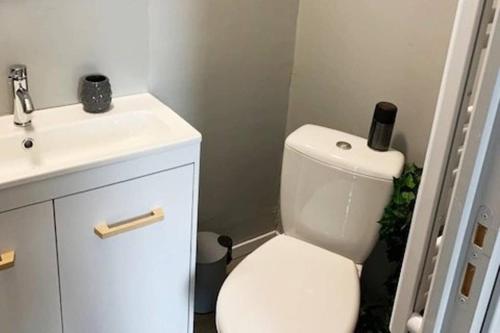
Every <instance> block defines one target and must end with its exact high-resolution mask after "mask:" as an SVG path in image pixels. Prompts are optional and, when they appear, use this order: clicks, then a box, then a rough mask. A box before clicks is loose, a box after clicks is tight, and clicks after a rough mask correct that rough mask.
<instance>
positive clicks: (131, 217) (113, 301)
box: [55, 165, 193, 333]
mask: <svg viewBox="0 0 500 333" xmlns="http://www.w3.org/2000/svg"><path fill="white" fill-rule="evenodd" d="M192 201H193V166H192V165H190V166H184V167H180V168H176V169H173V170H169V171H166V172H160V173H157V174H154V175H150V176H146V177H141V178H138V179H134V180H130V181H127V182H123V183H119V184H115V185H110V186H105V187H102V188H99V189H96V190H91V191H86V192H83V193H78V194H74V195H70V196H67V197H64V198H61V199H56V200H55V213H56V214H55V216H56V225H57V240H58V243H57V246H58V252H59V270H60V279H61V303H62V308H63V322H64V329H65V331H66V332H71V333H88V332H93V333H108V332H117V333H118V332H119V333H137V332H148V333H161V332H164V333H166V332H187V330H188V319H189V318H188V311H187V309H188V307H189V304H188V302H189V297H188V295H189V280H190V256H191V253H190V251H191V223H189V221H191V214H192V209H191V208H192Z"/></svg>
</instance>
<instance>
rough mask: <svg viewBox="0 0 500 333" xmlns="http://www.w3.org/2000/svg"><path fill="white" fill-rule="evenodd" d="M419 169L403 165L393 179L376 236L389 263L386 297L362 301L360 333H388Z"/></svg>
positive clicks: (410, 165)
mask: <svg viewBox="0 0 500 333" xmlns="http://www.w3.org/2000/svg"><path fill="white" fill-rule="evenodd" d="M421 178H422V168H419V167H417V166H416V165H415V164H409V165H406V166H405V168H404V170H403V173H402V175H401V176H400V177H399V178H394V181H393V184H394V192H393V194H392V199H391V201H390V203H389V204H388V205H387V206H386V208H385V210H384V215H383V216H382V219H381V220H380V221H379V223H380V239H381V240H382V241H384V242H385V244H386V249H387V259H388V261H389V262H390V263H392V264H393V265H392V267H391V273H390V274H389V276H388V278H387V280H386V281H385V283H384V285H385V288H386V291H387V298H386V299H385V300H384V301H382V302H380V303H379V304H363V306H362V308H361V313H360V324H359V328H360V330H361V332H377V333H378V332H384V333H385V332H389V328H388V326H389V319H390V315H391V311H392V304H393V303H394V297H395V296H396V289H397V285H398V280H399V274H400V272H401V267H402V265H403V257H404V253H405V248H406V241H407V240H408V233H409V231H410V224H411V219H412V215H413V210H414V208H415V200H416V198H417V192H418V187H419V185H420V180H421Z"/></svg>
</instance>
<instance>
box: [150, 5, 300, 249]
mask: <svg viewBox="0 0 500 333" xmlns="http://www.w3.org/2000/svg"><path fill="white" fill-rule="evenodd" d="M150 5H151V7H150V14H151V60H150V65H151V67H150V68H151V70H150V91H151V92H152V93H153V94H155V95H156V96H157V97H159V98H160V99H161V100H162V101H164V102H165V103H166V104H168V105H170V106H171V107H172V108H173V109H174V110H176V112H178V113H179V114H180V115H181V116H183V117H184V118H185V119H187V120H188V121H189V122H190V123H191V124H193V125H194V126H195V127H196V128H197V129H198V130H200V131H201V132H202V133H203V144H202V163H201V184H200V186H201V197H200V214H199V216H200V229H201V230H204V229H208V230H214V231H217V232H220V233H228V234H229V235H230V236H233V237H234V238H235V240H236V241H239V240H243V239H246V238H250V237H252V236H255V235H258V234H261V233H264V232H267V231H270V230H272V229H275V228H276V226H277V223H278V221H277V214H276V212H277V205H278V197H279V181H280V170H281V156H282V147H283V140H284V135H285V123H286V115H287V108H288V94H289V84H290V76H291V70H292V65H293V53H294V52H293V50H294V43H295V31H296V18H297V9H298V0H273V1H269V0H251V1H248V0H212V1H199V0H152V1H151V4H150Z"/></svg>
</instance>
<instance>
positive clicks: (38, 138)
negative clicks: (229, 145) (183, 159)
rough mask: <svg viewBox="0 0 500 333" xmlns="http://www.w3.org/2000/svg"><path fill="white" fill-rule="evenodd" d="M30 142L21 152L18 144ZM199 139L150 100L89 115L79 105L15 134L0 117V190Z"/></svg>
mask: <svg viewBox="0 0 500 333" xmlns="http://www.w3.org/2000/svg"><path fill="white" fill-rule="evenodd" d="M27 138H31V139H32V140H33V147H32V148H30V149H26V148H25V147H24V144H23V141H24V140H25V139H27ZM200 140H201V135H200V133H198V132H197V131H196V130H195V129H194V128H193V127H191V126H190V125H189V124H188V123H186V122H185V121H184V120H183V119H182V118H180V117H179V116H178V115H177V114H175V113H174V112H173V111H172V110H171V109H170V108H168V107H167V106H165V105H164V104H162V103H161V102H160V101H158V100H157V99H156V98H154V97H153V96H151V95H150V94H140V95H133V96H127V97H120V98H115V99H113V109H112V110H111V111H108V112H106V113H103V114H89V113H86V112H84V111H83V108H82V106H81V104H76V105H70V106H64V107H58V108H52V109H45V110H40V111H36V112H34V113H33V125H32V126H31V127H29V128H20V127H17V126H15V125H14V124H13V121H12V115H8V116H3V117H0V189H2V188H6V187H10V186H14V185H18V184H20V183H25V182H28V181H33V180H35V179H36V180H38V179H43V178H48V177H51V176H55V175H60V174H64V173H68V172H73V171H76V170H80V169H86V168H90V167H95V166H96V165H101V164H106V163H111V162H115V161H117V160H123V159H127V158H133V157H135V156H140V155H142V154H144V153H147V152H150V151H152V150H161V149H163V150H166V149H171V148H174V147H178V146H179V145H182V144H187V143H191V142H193V141H198V142H199V141H200Z"/></svg>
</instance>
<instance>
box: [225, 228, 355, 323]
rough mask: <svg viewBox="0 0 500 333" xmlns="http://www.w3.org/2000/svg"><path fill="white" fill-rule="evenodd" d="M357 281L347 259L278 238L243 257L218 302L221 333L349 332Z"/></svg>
mask: <svg viewBox="0 0 500 333" xmlns="http://www.w3.org/2000/svg"><path fill="white" fill-rule="evenodd" d="M358 309H359V278H358V274H357V270H356V265H355V264H354V262H352V261H351V260H349V259H347V258H345V257H342V256H340V255H338V254H335V253H332V252H330V251H327V250H324V249H322V248H319V247H317V246H314V245H311V244H309V243H306V242H304V241H301V240H298V239H295V238H293V237H290V236H286V235H280V236H277V237H275V238H273V239H272V240H270V241H268V242H267V243H265V244H264V245H262V246H261V247H260V248H258V249H257V250H255V251H254V252H253V253H252V254H250V255H249V256H248V257H247V258H245V259H244V260H243V261H242V262H241V263H240V264H239V265H238V266H237V267H236V268H235V270H234V271H233V272H232V273H231V274H230V275H229V277H228V278H227V280H226V282H224V285H223V287H222V289H221V291H220V294H219V298H218V300H217V311H216V321H217V328H218V332H219V333H256V332H259V333H307V332H315V333H322V332H325V333H326V332H328V333H331V332H336V333H344V332H345V333H347V332H353V331H354V328H355V326H356V321H357V317H358Z"/></svg>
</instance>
